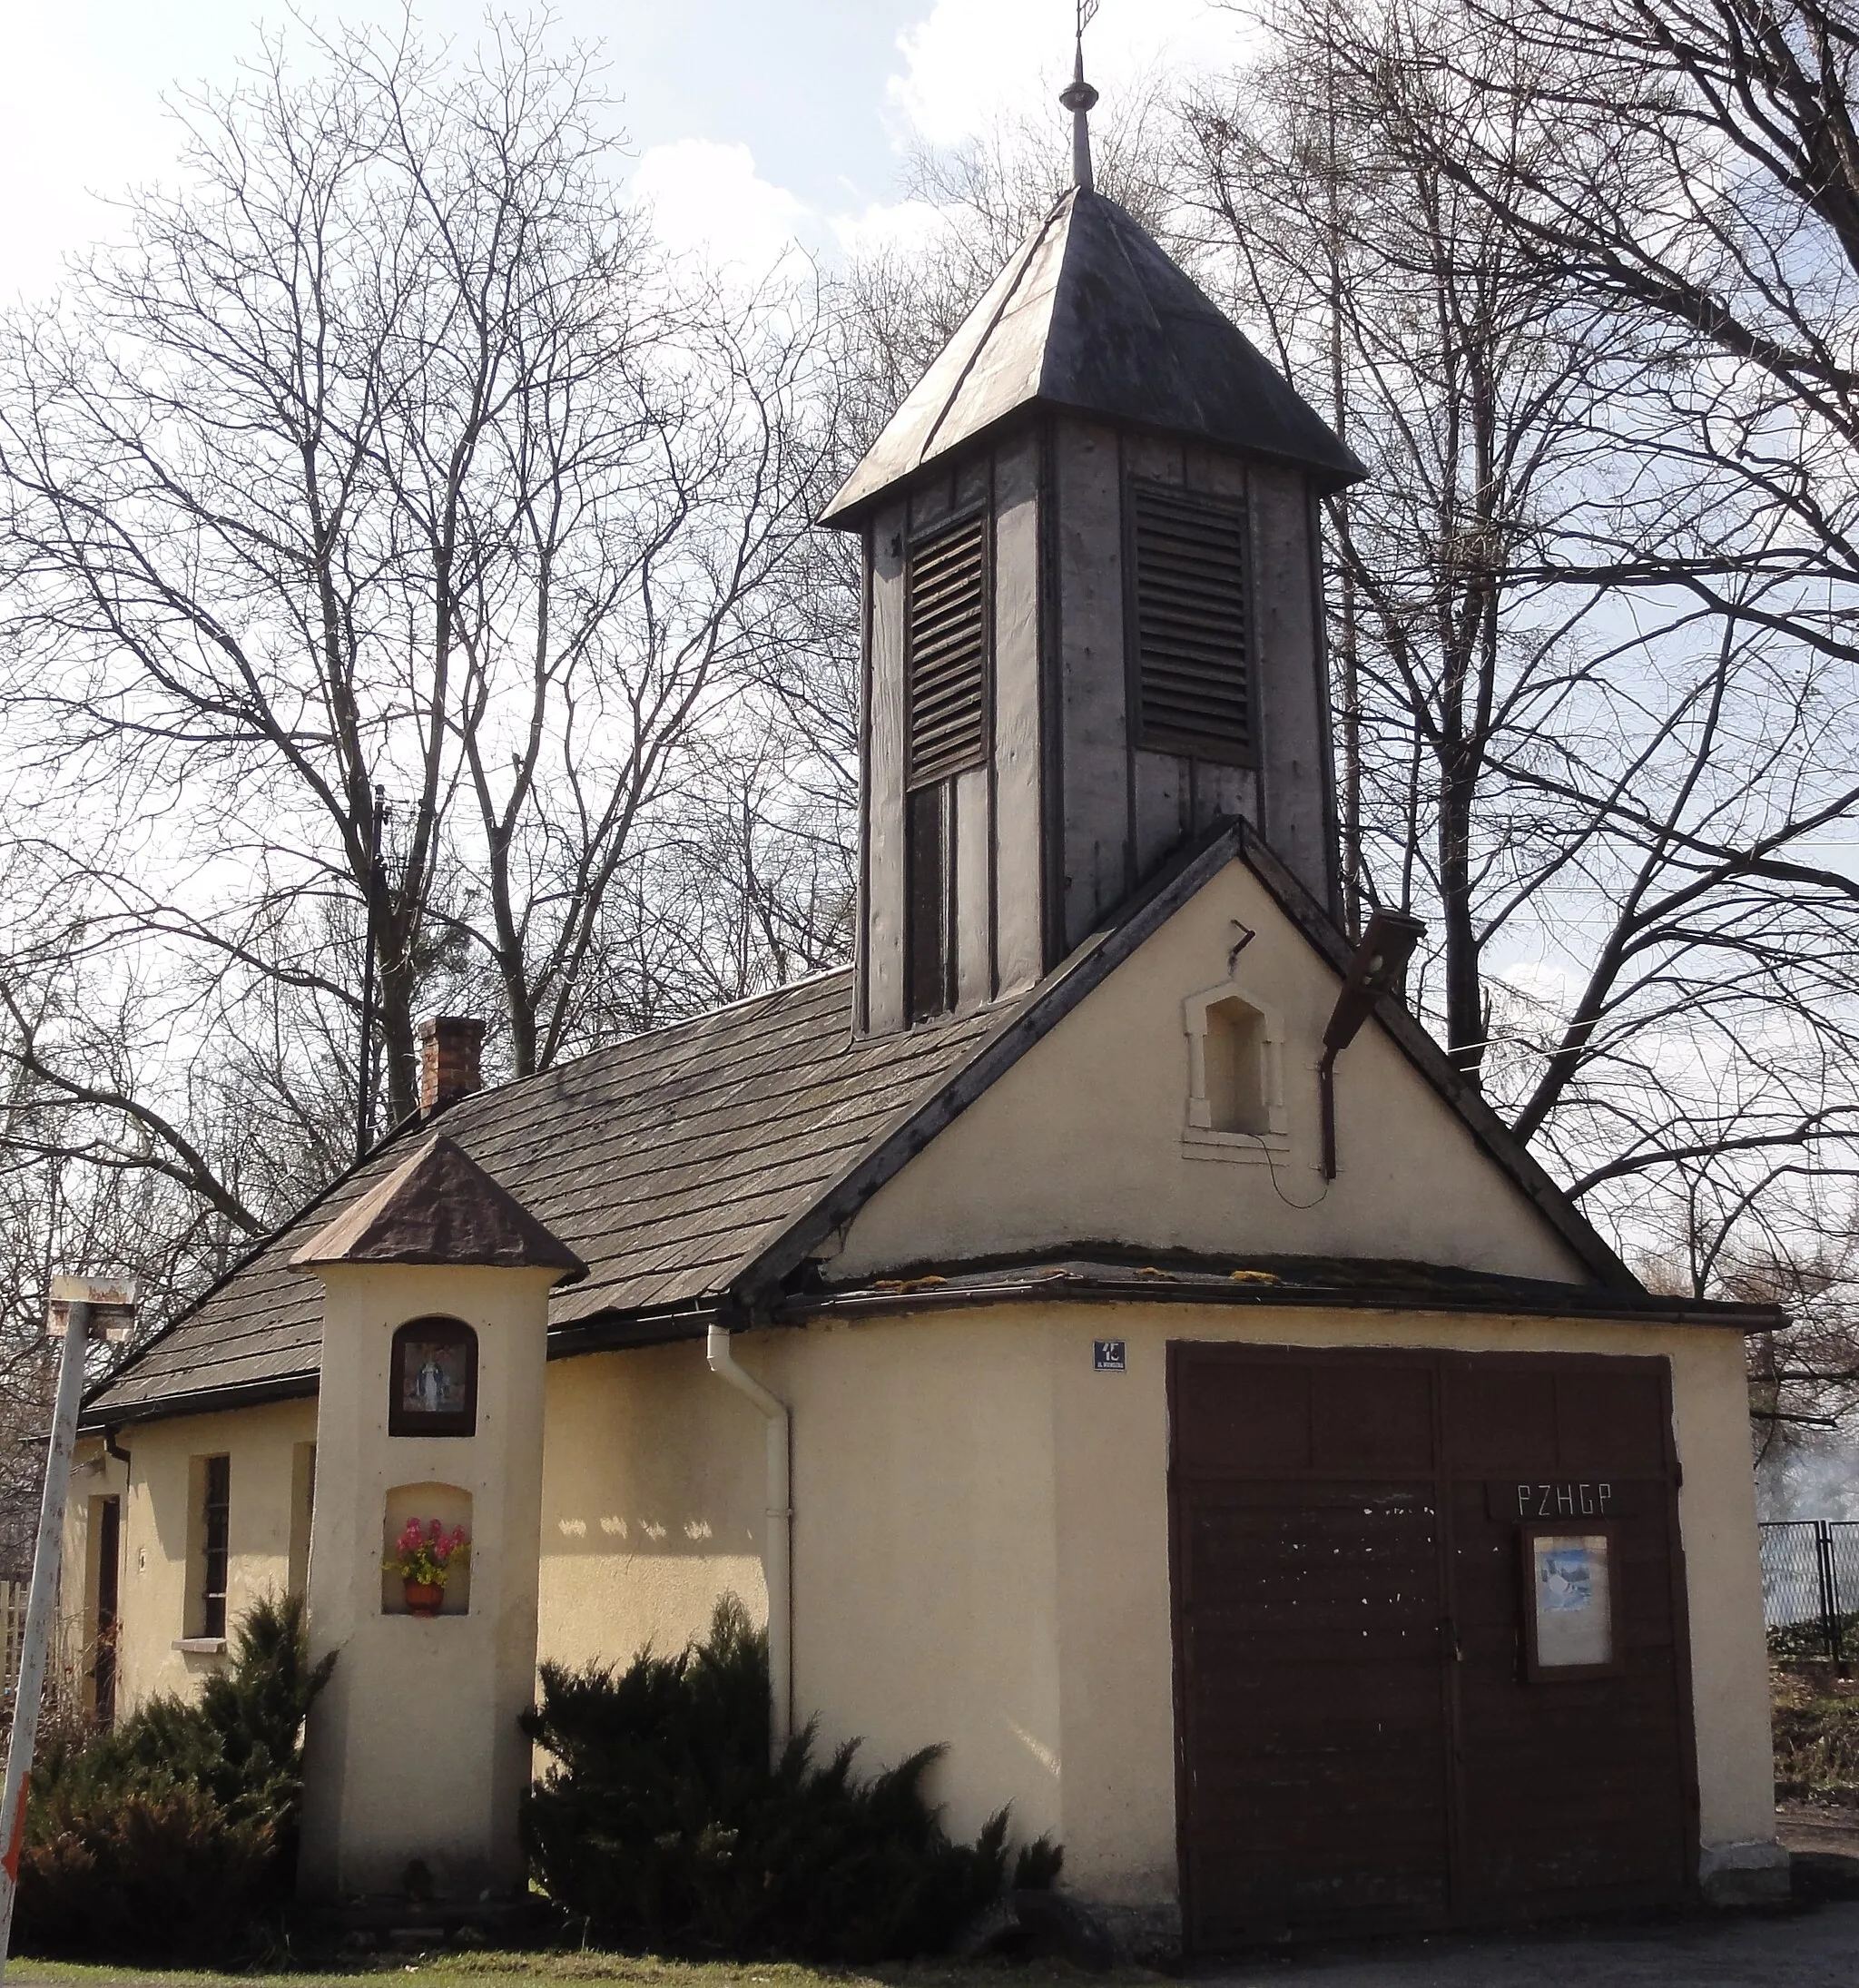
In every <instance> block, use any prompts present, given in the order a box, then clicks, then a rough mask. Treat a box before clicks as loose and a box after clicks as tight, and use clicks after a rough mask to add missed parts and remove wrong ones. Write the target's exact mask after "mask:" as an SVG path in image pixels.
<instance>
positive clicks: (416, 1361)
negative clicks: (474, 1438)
mask: <svg viewBox="0 0 1859 1988" xmlns="http://www.w3.org/2000/svg"><path fill="white" fill-rule="evenodd" d="M388 1384H389V1391H390V1392H389V1396H388V1433H389V1435H390V1436H471V1435H476V1434H477V1334H476V1333H474V1332H473V1331H472V1330H471V1328H470V1326H468V1325H467V1324H466V1323H465V1321H464V1320H463V1319H461V1318H415V1319H408V1322H407V1324H404V1325H402V1326H399V1327H398V1328H397V1330H396V1331H395V1334H394V1344H393V1356H392V1359H391V1360H390V1361H389V1383H388Z"/></svg>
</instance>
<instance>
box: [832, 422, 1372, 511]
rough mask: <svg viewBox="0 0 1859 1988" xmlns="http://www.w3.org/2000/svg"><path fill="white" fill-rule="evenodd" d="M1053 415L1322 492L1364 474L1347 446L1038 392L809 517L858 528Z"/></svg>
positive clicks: (1362, 477)
mask: <svg viewBox="0 0 1859 1988" xmlns="http://www.w3.org/2000/svg"><path fill="white" fill-rule="evenodd" d="M1053 414H1069V415H1072V416H1074V417H1076V418H1077V419H1078V420H1081V421H1097V422H1100V423H1107V424H1110V425H1114V426H1115V427H1116V428H1121V429H1123V430H1125V431H1126V433H1128V434H1131V435H1153V436H1156V437H1158V438H1162V439H1164V440H1167V441H1179V440H1185V441H1191V442H1197V443H1199V444H1200V445H1201V446H1202V447H1203V448H1212V449H1216V450H1219V451H1222V452H1224V453H1225V454H1228V455H1231V456H1233V457H1234V458H1238V459H1240V460H1243V461H1253V462H1265V463H1271V464H1274V466H1276V467H1282V468H1286V469H1295V470H1297V471H1298V472H1300V474H1302V475H1303V476H1304V477H1308V478H1309V480H1310V482H1311V483H1312V484H1313V486H1314V487H1315V488H1316V489H1317V490H1318V491H1319V492H1320V493H1321V494H1322V495H1323V496H1324V497H1333V496H1334V495H1335V493H1336V492H1337V491H1338V490H1346V489H1348V488H1349V487H1351V485H1352V484H1357V483H1361V482H1363V481H1364V480H1365V479H1366V478H1367V477H1368V473H1369V472H1368V470H1367V468H1366V467H1365V466H1364V465H1363V464H1362V462H1361V460H1360V459H1359V458H1356V457H1355V455H1354V453H1353V451H1351V455H1350V467H1347V468H1344V467H1342V466H1341V465H1338V464H1334V463H1320V462H1316V461H1314V460H1313V458H1310V457H1309V456H1303V455H1299V454H1298V453H1297V452H1296V451H1295V450H1281V449H1272V448H1261V447H1260V446H1259V445H1258V444H1256V443H1246V444H1244V445H1243V444H1241V443H1238V442H1224V441H1220V440H1218V439H1216V438H1209V437H1208V436H1207V435H1206V434H1205V433H1204V432H1203V431H1202V430H1200V429H1198V428H1188V427H1186V426H1185V425H1182V424H1168V423H1158V422H1154V421H1139V420H1136V419H1133V418H1129V417H1127V416H1124V415H1114V416H1113V415H1109V414H1107V413H1105V412H1104V410H1103V409H1102V408H1090V407H1086V406H1083V405H1080V404H1078V403H1077V402H1074V401H1070V400H1063V399H1058V398H1057V397H1056V396H1055V395H1051V394H1043V393H1042V394H1035V395H1033V396H1032V397H1031V398H1029V399H1026V400H1022V401H1021V402H1019V404H1018V406H1016V407H1012V408H1008V410H1007V412H1006V413H1005V414H1002V415H999V416H998V417H997V418H995V419H994V420H992V421H989V423H988V424H987V425H986V426H985V427H983V428H977V429H975V430H974V431H973V432H972V433H971V434H966V435H963V436H962V437H960V438H959V439H958V440H956V441H954V442H952V443H950V444H949V446H948V447H947V448H937V449H932V450H931V451H930V454H929V455H927V456H925V457H924V458H922V459H921V460H920V462H917V463H915V464H914V465H912V466H911V467H909V468H906V469H901V470H900V471H899V472H898V473H897V475H896V476H895V477H892V478H891V479H890V481H889V482H886V483H880V484H874V485H872V486H871V487H869V488H865V489H860V490H852V491H851V494H850V495H848V494H847V493H846V491H844V490H842V491H841V492H840V493H839V494H837V495H836V496H834V497H832V498H831V500H830V501H829V502H828V504H827V507H826V508H825V509H824V510H823V511H821V514H820V515H819V517H816V518H815V519H814V520H813V522H814V524H815V525H818V526H822V527H825V528H826V529H827V530H829V531H848V532H850V531H862V530H863V529H864V528H865V526H866V523H867V522H868V520H869V519H870V516H871V514H872V513H873V512H874V511H875V510H877V509H878V508H879V507H880V505H884V504H889V503H892V502H894V501H895V500H896V499H897V498H899V497H903V496H905V495H907V494H908V493H909V492H910V490H912V489H914V488H915V487H917V486H918V485H919V484H920V483H927V482H929V481H930V480H931V479H932V478H934V477H938V476H943V475H947V474H948V470H949V459H950V458H951V457H954V456H959V455H961V454H962V453H964V452H965V451H967V450H969V449H974V450H980V449H983V448H990V447H992V446H993V445H994V444H995V443H996V442H998V440H999V439H1000V438H1001V437H1002V436H1004V435H1007V434H1008V433H1010V432H1011V431H1012V430H1013V429H1015V428H1021V427H1025V426H1027V425H1028V423H1030V422H1033V421H1036V420H1039V419H1042V418H1045V417H1046V416H1048V415H1053ZM851 480H854V479H849V480H848V487H850V483H851Z"/></svg>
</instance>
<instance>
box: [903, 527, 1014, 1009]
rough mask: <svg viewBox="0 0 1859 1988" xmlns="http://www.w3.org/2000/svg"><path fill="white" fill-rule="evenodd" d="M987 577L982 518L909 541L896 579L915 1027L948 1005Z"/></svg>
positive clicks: (979, 755) (983, 680) (988, 661)
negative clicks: (960, 828) (961, 779)
mask: <svg viewBox="0 0 1859 1988" xmlns="http://www.w3.org/2000/svg"><path fill="white" fill-rule="evenodd" d="M992 574H993V546H992V544H991V540H990V536H989V521H988V517H987V515H986V513H972V514H970V515H969V516H968V517H959V518H957V519H955V520H954V521H953V522H952V523H950V524H946V525H940V526H938V527H936V528H935V529H934V530H931V531H929V532H926V533H924V534H923V535H922V536H920V537H918V538H916V539H913V540H912V541H911V544H910V551H909V557H908V565H907V567H906V571H905V579H904V686H905V718H906V730H905V748H906V750H905V761H906V782H905V784H906V789H907V792H906V795H905V803H904V891H905V899H906V910H905V932H904V978H905V983H906V987H907V989H908V998H909V1009H910V1017H909V1019H910V1020H911V1021H913V1022H916V1021H923V1020H926V1019H929V1018H930V1016H933V1015H940V1014H946V1013H947V1012H948V1011H949V1009H952V1008H953V1007H954V1006H955V998H956V960H955V925H956V920H955V905H954V891H955V861H954V850H953V842H954V836H955V809H956V794H955V782H956V776H957V775H958V774H960V773H966V772H967V771H968V770H969V768H970V767H975V766H980V765H983V764H985V763H986V761H987V758H988V753H989V729H990V722H991V716H992V712H991V705H992V701H993V699H992V684H991V678H992V674H993V673H992V654H991V651H992V642H993V629H992V616H991V615H990V614H989V595H990V594H991V593H992V590H993V589H992Z"/></svg>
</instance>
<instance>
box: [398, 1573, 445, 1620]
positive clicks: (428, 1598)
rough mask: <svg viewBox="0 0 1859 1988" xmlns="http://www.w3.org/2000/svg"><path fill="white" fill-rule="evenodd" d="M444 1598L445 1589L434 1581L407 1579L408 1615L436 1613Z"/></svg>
mask: <svg viewBox="0 0 1859 1988" xmlns="http://www.w3.org/2000/svg"><path fill="white" fill-rule="evenodd" d="M445 1599H446V1590H445V1589H443V1588H441V1587H440V1586H439V1585H438V1583H437V1582H436V1581H430V1580H409V1581H408V1583H407V1612H408V1615H437V1614H438V1612H439V1609H440V1607H441V1606H442V1605H443V1603H444V1601H445Z"/></svg>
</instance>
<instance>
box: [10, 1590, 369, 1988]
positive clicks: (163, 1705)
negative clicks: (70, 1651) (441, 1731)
mask: <svg viewBox="0 0 1859 1988" xmlns="http://www.w3.org/2000/svg"><path fill="white" fill-rule="evenodd" d="M334 1662H335V1658H333V1657H326V1658H324V1659H323V1661H322V1662H321V1663H320V1664H319V1665H317V1666H316V1667H315V1668H311V1667H310V1658H309V1648H308V1643H307V1639H306V1637H305V1634H304V1622H303V1605H302V1603H301V1601H300V1600H298V1599H295V1598H292V1599H289V1600H283V1601H279V1600H273V1599H265V1600H261V1601H259V1602H258V1603H257V1604H256V1605H255V1606H254V1607H253V1608H252V1609H251V1610H250V1611H249V1612H248V1613H247V1614H246V1615H245V1617H244V1618H243V1619H242V1620H241V1622H240V1624H239V1628H238V1632H237V1635H236V1637H235V1639H234V1642H233V1651H232V1660H231V1663H230V1664H229V1665H228V1667H227V1668H226V1669H225V1670H224V1671H223V1672H221V1673H220V1674H219V1675H217V1676H214V1677H211V1678H208V1679H207V1681H206V1683H205V1685H204V1687H203V1688H202V1692H201V1695H200V1698H198V1700H196V1701H195V1702H193V1703H192V1704H190V1703H188V1702H186V1701H184V1700H182V1699H180V1698H166V1697H164V1698H152V1699H150V1700H149V1701H148V1703H147V1704H145V1705H144V1706H143V1707H142V1708H140V1709H139V1710H137V1711H136V1712H134V1713H133V1714H131V1716H130V1717H127V1718H126V1719H124V1720H123V1722H122V1724H121V1725H119V1726H118V1727H115V1729H114V1730H113V1731H111V1732H107V1733H98V1734H95V1735H93V1737H90V1738H89V1739H87V1740H85V1741H84V1742H83V1743H81V1744H78V1745H70V1744H60V1745H55V1746H54V1747H51V1748H49V1749H48V1750H47V1751H46V1752H45V1753H44V1755H42V1756H41V1757H40V1759H39V1760H38V1761H37V1762H36V1763H35V1764H34V1767H33V1775H32V1781H31V1784H30V1789H29V1793H28V1796H27V1801H26V1821H25V1843H24V1845H23V1846H22V1850H21V1855H20V1864H19V1893H18V1897H17V1900H16V1902H15V1921H14V1934H15V1945H16V1946H17V1947H18V1948H19V1950H20V1951H22V1952H24V1953H30V1954H50V1955H61V1956H64V1957H68V1958H73V1959H97V1960H135V1961H188V1960H225V1959H231V1958H236V1957H240V1956H241V1955H245V1954H251V1953H252V1952H254V1951H256V1950H257V1949H258V1948H259V1947H260V1946H261V1944H262V1943H263V1940H264V1936H265V1932H266V1928H267V1924H268V1923H269V1921H270V1918H271V1917H272V1915H273V1914H275V1913H276V1911H277V1910H278V1908H279V1907H280V1906H281V1905H282V1904H283V1903H284V1901H285V1900H286V1899H287V1898H288V1897H289V1895H290V1887H291V1884H292V1880H293V1878H294V1875H295V1871H296V1856H297V1823H298V1810H299V1806H300V1797H301V1795H302V1736H303V1720H304V1717H305V1715H306V1714H307V1713H308V1711H309V1709H310V1703H311V1701H312V1700H313V1699H314V1698H315V1697H316V1695H317V1693H318V1692H319V1691H320V1690H321V1689H322V1688H323V1686H324V1684H325V1683H326V1682H327V1681H328V1679H329V1675H330V1668H332V1666H333V1664H334Z"/></svg>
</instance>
